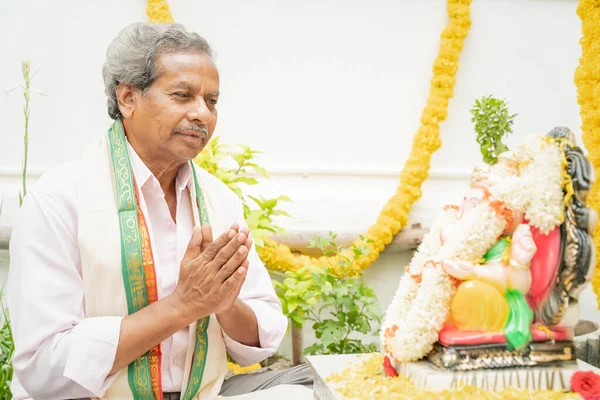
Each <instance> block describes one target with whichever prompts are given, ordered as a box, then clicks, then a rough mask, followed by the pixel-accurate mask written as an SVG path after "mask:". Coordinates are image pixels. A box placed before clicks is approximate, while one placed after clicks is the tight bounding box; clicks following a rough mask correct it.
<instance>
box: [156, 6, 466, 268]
mask: <svg viewBox="0 0 600 400" xmlns="http://www.w3.org/2000/svg"><path fill="white" fill-rule="evenodd" d="M470 5H471V0H448V3H447V13H448V18H449V21H448V23H447V25H446V27H445V28H444V30H443V31H442V34H441V41H440V45H439V50H438V55H437V58H436V59H435V61H434V63H433V77H432V79H431V83H430V87H429V96H428V98H427V105H426V106H425V109H424V110H423V113H422V114H421V126H420V127H419V130H418V131H417V133H416V135H415V136H414V138H413V147H412V149H411V152H410V155H409V157H408V160H406V162H405V164H404V168H403V170H402V172H401V174H400V185H399V187H398V189H397V190H396V193H395V194H394V196H392V197H391V198H390V199H389V200H388V202H387V204H386V205H385V206H384V207H383V210H382V211H381V213H380V214H379V217H378V218H377V221H376V222H375V224H373V225H372V226H371V227H370V228H369V230H368V232H367V234H366V235H365V236H366V237H367V238H369V239H370V240H371V241H372V242H370V243H368V244H367V249H368V251H367V252H365V253H364V255H363V256H361V258H359V259H358V260H357V261H356V262H355V263H354V267H355V268H357V269H360V270H362V269H364V268H367V267H368V266H369V265H371V264H372V263H373V262H374V261H375V260H377V258H378V257H379V254H380V253H381V252H382V251H383V249H384V248H385V247H386V246H387V245H388V244H389V243H390V242H391V241H392V239H393V238H394V236H395V235H396V234H397V233H398V232H399V231H400V230H401V229H402V228H404V227H405V226H406V224H407V222H408V213H409V211H410V208H411V207H412V205H413V204H414V202H415V201H417V200H418V199H419V198H420V197H421V185H422V184H423V182H424V181H425V180H426V179H427V178H428V177H429V165H430V161H431V156H432V154H433V153H434V152H435V151H436V150H437V149H439V148H440V146H441V145H442V141H441V139H440V123H441V122H442V121H444V120H445V119H446V117H447V115H448V103H449V101H450V99H451V98H452V96H453V94H454V84H455V83H456V71H457V70H458V60H459V58H460V54H461V51H462V48H463V45H464V40H465V38H466V37H467V34H468V33H469V29H470V27H471V16H470ZM146 12H147V14H148V18H149V21H150V22H155V23H168V22H173V17H172V16H171V13H170V11H169V6H168V5H167V3H166V2H165V1H164V0H148V6H147V8H146ZM361 243H362V242H361V241H360V240H357V241H356V245H357V246H359V245H360V244H361ZM257 250H258V253H259V255H260V257H261V259H262V261H263V262H264V263H265V265H266V266H267V267H268V268H269V269H271V270H282V271H286V270H290V271H295V270H297V269H299V268H301V267H303V266H306V265H314V266H325V265H328V264H329V263H332V264H333V265H337V261H339V260H336V259H334V260H331V259H330V260H329V262H328V260H327V259H326V258H325V257H318V258H313V257H309V256H306V255H296V254H294V253H292V251H291V250H290V248H289V247H288V246H285V245H283V244H279V243H277V242H275V241H274V240H271V239H265V246H264V247H259V248H258V249H257ZM342 256H346V257H349V258H350V256H351V250H349V249H347V250H346V252H345V253H343V254H342Z"/></svg>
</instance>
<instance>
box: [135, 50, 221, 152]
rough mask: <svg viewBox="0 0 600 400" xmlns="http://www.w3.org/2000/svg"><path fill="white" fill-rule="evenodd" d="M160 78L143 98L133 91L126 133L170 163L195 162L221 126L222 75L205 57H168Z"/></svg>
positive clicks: (161, 62) (161, 63)
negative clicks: (218, 117) (220, 95)
mask: <svg viewBox="0 0 600 400" xmlns="http://www.w3.org/2000/svg"><path fill="white" fill-rule="evenodd" d="M158 66H159V78H158V79H156V80H155V81H154V82H153V83H152V85H150V87H148V88H147V90H146V92H145V93H144V94H143V95H142V93H141V90H139V89H135V90H134V91H133V92H132V94H131V96H132V99H133V101H132V106H131V113H129V115H127V116H125V124H126V128H127V135H128V136H129V138H130V140H131V141H135V142H136V143H137V144H138V145H140V146H143V148H144V150H145V153H146V154H147V156H149V157H152V158H153V159H156V160H157V161H158V160H164V161H167V162H175V163H179V162H185V161H187V160H189V159H191V158H194V157H195V156H196V155H197V154H198V153H199V152H200V151H201V150H202V149H203V148H204V146H205V145H206V143H207V142H208V140H209V139H210V138H211V136H212V134H213V132H214V130H215V126H216V124H217V108H216V105H217V100H218V98H219V72H218V71H217V68H216V66H215V64H214V63H213V62H212V60H211V59H210V58H209V57H208V56H207V55H206V54H203V53H199V52H189V53H187V52H186V53H166V54H163V55H161V56H160V58H159V60H158Z"/></svg>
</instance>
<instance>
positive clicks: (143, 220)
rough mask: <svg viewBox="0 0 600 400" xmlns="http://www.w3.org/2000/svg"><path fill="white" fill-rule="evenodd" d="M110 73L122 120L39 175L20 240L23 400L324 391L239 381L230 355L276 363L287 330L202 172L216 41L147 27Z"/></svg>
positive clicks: (225, 200)
mask: <svg viewBox="0 0 600 400" xmlns="http://www.w3.org/2000/svg"><path fill="white" fill-rule="evenodd" d="M103 76H104V83H105V87H106V95H107V97H108V113H109V115H110V117H111V118H112V119H114V123H113V124H112V126H111V127H110V129H109V130H108V133H107V134H106V135H103V136H102V138H101V139H100V140H98V141H97V142H96V143H94V144H93V145H92V146H91V147H90V148H89V149H88V150H87V151H86V152H85V153H83V154H82V155H81V157H80V158H79V159H77V160H75V161H72V162H70V163H69V164H66V165H64V166H62V167H60V168H58V169H56V170H54V171H51V172H49V173H48V174H46V175H45V176H43V177H42V178H41V179H40V181H39V182H38V184H37V185H36V187H35V188H34V190H32V191H30V193H29V194H28V195H27V197H26V198H25V203H24V205H23V207H22V209H21V213H20V216H19V219H18V222H17V224H16V226H15V229H14V232H13V236H12V240H11V244H10V245H11V248H10V256H11V266H10V276H9V287H8V290H9V293H8V301H9V309H10V314H11V317H12V323H13V332H14V337H15V346H16V349H15V355H14V361H13V365H14V371H15V379H14V381H13V385H12V389H13V392H14V396H15V398H16V399H22V398H30V397H33V398H39V399H72V398H89V397H101V398H105V399H130V398H133V399H163V398H164V399H179V398H181V399H200V398H202V399H213V398H216V397H217V396H219V394H220V395H223V396H228V395H239V394H243V393H247V392H252V391H256V390H259V389H267V388H270V387H271V386H275V385H278V384H282V383H283V384H286V383H287V384H301V385H306V386H310V385H311V384H312V381H311V378H310V374H309V373H308V370H307V369H306V368H304V369H298V368H297V369H292V370H288V371H285V372H267V373H263V374H256V375H248V376H237V377H234V378H231V379H229V380H227V381H225V382H224V378H225V375H226V372H227V358H226V352H228V353H229V354H230V355H231V357H232V358H233V359H234V360H236V361H237V362H239V363H241V364H251V363H255V362H258V361H261V360H263V359H265V358H267V357H268V356H270V355H272V354H273V353H274V352H275V350H276V349H277V347H278V346H279V344H280V342H281V340H282V338H283V336H284V333H285V330H286V327H287V320H286V318H285V317H284V316H283V315H282V313H281V307H280V304H279V301H278V299H277V297H276V295H275V293H274V290H273V287H272V285H271V282H270V279H269V275H268V273H267V271H266V269H265V267H264V266H263V265H262V264H261V262H260V259H259V258H258V256H257V254H256V252H255V249H254V246H253V243H252V240H251V238H250V235H249V232H248V228H247V227H246V225H245V222H244V219H243V211H242V207H241V204H240V202H239V201H238V199H237V197H236V196H235V194H234V193H233V192H231V191H230V190H229V189H228V188H227V187H226V186H225V185H223V184H222V183H221V182H220V181H218V180H217V179H216V178H214V177H212V176H211V175H209V174H208V173H206V172H205V171H203V170H201V169H199V168H197V167H196V166H194V164H193V163H192V162H191V161H190V160H191V159H192V158H193V157H195V156H196V155H197V154H198V153H199V152H200V151H201V150H202V148H203V147H204V146H205V145H206V144H207V142H208V140H209V139H210V138H211V135H212V134H213V131H214V129H215V125H216V123H217V102H218V99H219V74H218V71H217V68H216V67H215V64H214V63H213V61H212V58H211V49H210V47H209V45H208V44H207V42H206V41H205V40H204V39H202V38H201V37H200V36H198V35H196V34H193V33H189V32H187V31H186V30H185V29H184V28H183V27H182V26H180V25H175V24H173V25H151V24H146V23H140V24H134V25H131V26H129V27H127V28H126V29H124V30H123V31H122V32H121V33H120V34H119V35H118V36H117V38H115V39H114V41H113V42H112V44H111V45H110V47H109V49H108V51H107V58H106V63H105V65H104V68H103ZM85 129H89V127H86V128H85ZM286 389H287V388H286ZM290 389H291V391H286V393H288V394H292V393H294V392H295V393H300V394H302V393H303V394H304V395H306V393H307V392H310V391H309V390H308V389H306V388H304V387H303V386H293V387H290ZM294 389H296V390H294ZM267 392H268V391H266V392H263V393H267ZM257 393H258V392H257ZM309 397H310V396H309ZM288 398H289V396H288Z"/></svg>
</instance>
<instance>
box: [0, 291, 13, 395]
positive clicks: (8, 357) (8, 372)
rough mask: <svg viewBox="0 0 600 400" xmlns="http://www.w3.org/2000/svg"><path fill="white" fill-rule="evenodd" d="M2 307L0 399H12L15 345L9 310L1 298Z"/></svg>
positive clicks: (0, 305)
mask: <svg viewBox="0 0 600 400" xmlns="http://www.w3.org/2000/svg"><path fill="white" fill-rule="evenodd" d="M0 308H2V316H3V321H2V326H1V327H0V400H10V399H11V398H12V392H11V390H10V383H11V381H12V377H13V368H12V359H13V353H14V351H15V345H14V341H13V336H12V331H11V329H10V319H9V317H8V312H7V311H6V308H5V307H4V302H3V301H2V300H0Z"/></svg>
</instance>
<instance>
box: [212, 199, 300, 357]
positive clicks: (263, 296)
mask: <svg viewBox="0 0 600 400" xmlns="http://www.w3.org/2000/svg"><path fill="white" fill-rule="evenodd" d="M234 222H235V223H237V224H238V225H240V227H247V224H246V221H244V216H243V211H242V208H241V207H239V211H238V213H237V216H236V218H235V221H234ZM248 261H249V262H250V265H249V267H248V273H247V275H246V281H245V282H244V284H243V285H242V289H241V290H240V295H239V299H240V300H243V301H244V302H245V303H246V304H248V306H250V308H251V309H252V311H253V312H254V315H255V316H256V321H257V322H258V337H259V340H260V347H252V346H246V345H244V344H242V343H239V342H237V341H235V340H233V339H232V338H230V337H229V336H227V334H225V332H223V337H224V341H225V346H226V347H227V351H228V352H229V354H230V355H231V357H232V358H233V359H234V360H235V361H236V362H237V363H239V364H240V365H242V366H247V365H250V364H253V363H257V362H260V361H262V360H264V359H266V358H268V357H270V356H271V355H273V354H274V353H275V351H277V348H278V347H279V345H280V344H281V341H282V340H283V337H284V335H285V332H286V330H287V326H288V320H287V318H286V317H285V316H284V315H283V313H282V311H281V303H280V302H279V299H278V298H277V295H276V294H275V289H274V288H273V283H271V277H270V276H269V273H268V272H267V269H266V268H265V266H264V265H263V263H262V261H261V260H260V257H259V256H258V254H257V253H256V249H255V248H254V243H253V244H252V248H251V249H250V252H249V254H248Z"/></svg>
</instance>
